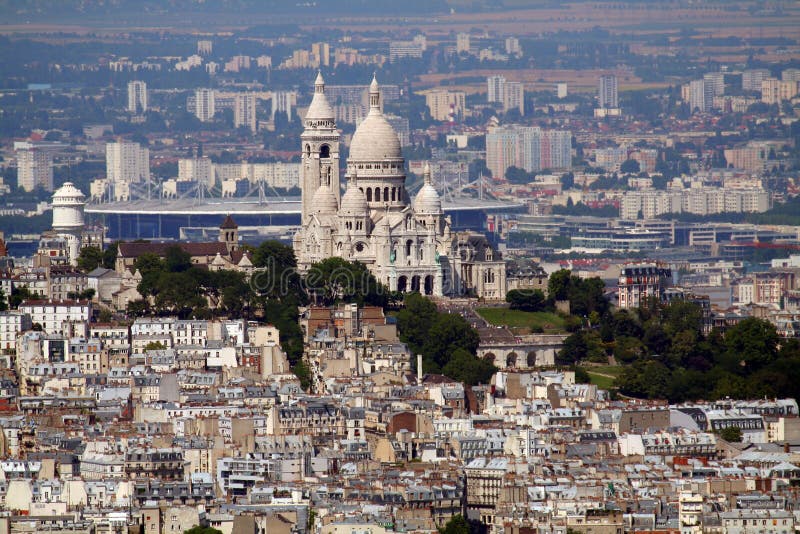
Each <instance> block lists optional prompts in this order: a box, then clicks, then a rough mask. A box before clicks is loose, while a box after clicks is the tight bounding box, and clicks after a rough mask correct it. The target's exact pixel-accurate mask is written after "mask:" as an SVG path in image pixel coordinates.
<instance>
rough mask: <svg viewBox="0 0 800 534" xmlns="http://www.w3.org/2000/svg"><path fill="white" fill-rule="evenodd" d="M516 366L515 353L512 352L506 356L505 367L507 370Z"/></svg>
mask: <svg viewBox="0 0 800 534" xmlns="http://www.w3.org/2000/svg"><path fill="white" fill-rule="evenodd" d="M516 366H517V353H516V352H512V353H511V354H509V355H508V356H506V367H508V368H512V369H513V368H515V367H516Z"/></svg>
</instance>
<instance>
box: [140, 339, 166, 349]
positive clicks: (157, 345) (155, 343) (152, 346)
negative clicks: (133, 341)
mask: <svg viewBox="0 0 800 534" xmlns="http://www.w3.org/2000/svg"><path fill="white" fill-rule="evenodd" d="M166 348H167V347H165V346H164V344H163V343H161V342H160V341H150V342H149V343H147V345H145V346H144V350H164V349H166Z"/></svg>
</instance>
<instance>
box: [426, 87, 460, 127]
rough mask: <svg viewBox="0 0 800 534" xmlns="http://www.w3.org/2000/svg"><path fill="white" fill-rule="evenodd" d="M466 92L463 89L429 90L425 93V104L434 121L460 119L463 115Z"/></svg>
mask: <svg viewBox="0 0 800 534" xmlns="http://www.w3.org/2000/svg"><path fill="white" fill-rule="evenodd" d="M465 103H466V94H465V93H464V92H463V91H441V90H439V91H431V92H430V93H428V94H426V95H425V104H426V105H427V106H428V111H429V112H430V114H431V118H432V119H433V120H435V121H455V120H460V119H461V117H462V116H463V115H464V109H465Z"/></svg>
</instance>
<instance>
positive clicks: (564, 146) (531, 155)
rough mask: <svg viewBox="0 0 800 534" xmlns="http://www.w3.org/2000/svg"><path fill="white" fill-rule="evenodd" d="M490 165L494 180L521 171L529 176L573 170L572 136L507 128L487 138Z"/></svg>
mask: <svg viewBox="0 0 800 534" xmlns="http://www.w3.org/2000/svg"><path fill="white" fill-rule="evenodd" d="M486 165H487V167H488V168H489V170H490V171H492V176H496V177H502V176H505V173H506V170H507V169H508V168H509V167H511V166H514V167H519V168H522V169H525V170H526V171H528V172H536V171H540V170H543V169H569V168H570V167H572V132H569V131H566V130H542V129H540V128H538V127H523V126H506V127H502V128H495V129H494V130H492V131H491V132H489V133H488V134H486Z"/></svg>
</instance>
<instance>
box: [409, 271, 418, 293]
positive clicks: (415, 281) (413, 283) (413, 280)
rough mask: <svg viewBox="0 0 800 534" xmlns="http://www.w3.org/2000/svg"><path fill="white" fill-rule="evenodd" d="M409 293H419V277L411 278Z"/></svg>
mask: <svg viewBox="0 0 800 534" xmlns="http://www.w3.org/2000/svg"><path fill="white" fill-rule="evenodd" d="M411 291H419V276H416V275H415V276H412V277H411Z"/></svg>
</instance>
